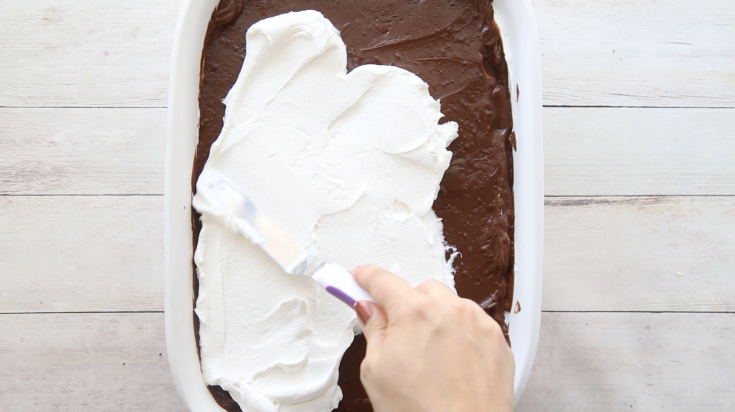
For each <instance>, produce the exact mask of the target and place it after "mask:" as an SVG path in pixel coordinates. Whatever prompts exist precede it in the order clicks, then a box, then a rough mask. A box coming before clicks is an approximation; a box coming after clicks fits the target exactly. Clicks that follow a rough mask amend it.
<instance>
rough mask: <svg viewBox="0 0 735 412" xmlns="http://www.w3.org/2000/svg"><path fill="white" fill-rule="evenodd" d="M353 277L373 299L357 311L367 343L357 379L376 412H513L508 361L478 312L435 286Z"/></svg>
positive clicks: (374, 272) (500, 339) (366, 273)
mask: <svg viewBox="0 0 735 412" xmlns="http://www.w3.org/2000/svg"><path fill="white" fill-rule="evenodd" d="M352 275H353V276H354V278H355V280H356V281H357V283H358V284H359V285H360V286H362V287H363V288H364V289H365V290H366V291H367V292H368V293H370V295H371V296H372V297H373V299H375V303H372V302H368V301H361V302H358V303H357V305H356V307H355V310H356V311H357V314H358V317H359V318H360V321H361V325H360V326H362V330H363V333H364V334H365V338H366V339H367V353H366V355H365V359H364V360H363V362H362V365H361V367H360V379H361V380H362V384H363V386H364V387H365V390H366V391H367V394H368V397H370V401H371V402H372V404H373V409H374V410H375V412H407V411H411V412H416V411H421V412H478V411H488V412H490V411H492V412H507V411H512V410H513V375H514V369H515V363H514V360H513V354H512V353H511V351H510V348H509V347H508V344H507V343H506V341H505V337H504V336H503V332H502V331H501V329H500V326H499V325H498V324H497V323H496V322H495V321H494V320H493V319H492V318H490V317H489V316H488V315H487V314H486V313H485V312H484V311H483V310H482V309H481V308H480V306H479V305H477V304H476V303H475V302H473V301H471V300H468V299H463V298H460V297H458V296H457V295H456V294H455V293H454V291H452V290H451V289H450V288H449V287H447V286H446V285H444V284H443V283H441V282H438V281H435V280H430V281H427V282H424V283H422V284H420V285H419V286H417V287H416V288H415V289H414V288H412V287H411V286H410V285H409V284H408V283H407V282H406V281H405V280H403V279H402V278H400V277H398V276H396V275H394V274H392V273H390V272H387V271H385V270H382V269H379V268H377V267H374V266H361V267H358V268H356V269H354V270H352Z"/></svg>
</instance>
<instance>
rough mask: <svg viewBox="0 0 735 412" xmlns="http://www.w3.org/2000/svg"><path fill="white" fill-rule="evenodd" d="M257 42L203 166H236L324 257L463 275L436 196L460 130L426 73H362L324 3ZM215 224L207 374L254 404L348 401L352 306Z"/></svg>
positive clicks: (204, 253) (205, 340)
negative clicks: (342, 372)
mask: <svg viewBox="0 0 735 412" xmlns="http://www.w3.org/2000/svg"><path fill="white" fill-rule="evenodd" d="M246 40H247V46H246V52H247V53H246V57H245V61H244V63H243V67H242V70H241V72H240V75H239V77H238V79H237V82H236V83H235V85H234V86H233V88H232V89H231V90H230V92H229V94H228V95H227V97H226V99H225V101H224V103H225V105H226V111H225V119H224V127H223V129H222V132H221V134H220V136H219V138H218V139H217V141H216V142H215V143H214V144H213V145H212V147H211V151H210V155H209V159H208V160H207V163H206V165H205V167H204V169H205V171H206V170H207V169H213V170H216V171H219V172H222V173H224V174H226V175H227V176H228V177H229V178H230V179H231V180H232V181H233V182H234V183H236V184H237V185H238V186H240V187H242V188H243V189H244V190H245V191H246V192H247V193H248V195H249V196H250V197H251V198H252V199H253V200H254V201H255V202H256V203H257V204H258V206H259V207H260V209H261V210H262V211H263V212H264V213H266V214H268V215H269V217H271V218H272V219H273V220H274V221H275V223H276V224H278V225H279V226H280V227H281V228H283V229H284V230H286V231H287V232H288V233H289V234H290V235H291V236H292V237H293V238H294V239H295V240H296V241H297V242H299V243H300V244H301V245H303V246H304V247H305V248H308V249H310V250H313V251H315V252H317V253H319V254H320V255H321V256H322V257H323V258H324V259H325V260H326V261H329V262H334V263H337V264H340V265H342V266H344V267H347V268H351V267H354V266H356V265H360V264H373V265H378V266H381V267H384V268H387V269H390V270H392V271H393V272H395V273H397V274H399V275H401V276H403V277H404V278H405V279H406V280H407V281H408V282H409V283H411V284H412V285H417V284H419V283H421V282H423V281H425V280H428V279H437V280H439V281H442V282H444V283H446V284H448V285H450V286H453V282H454V281H453V276H452V268H451V262H448V261H447V260H446V258H445V256H446V252H447V246H446V245H445V244H444V239H443V235H442V225H441V221H440V220H439V219H438V218H437V217H436V215H435V214H434V212H433V210H432V204H433V202H434V199H435V198H436V195H437V193H438V190H439V183H440V181H441V179H442V176H443V174H444V171H445V170H446V169H447V167H448V166H449V161H450V158H451V152H449V151H448V150H447V149H446V148H447V146H448V145H449V143H450V142H451V141H452V140H453V139H454V138H455V137H456V136H457V125H456V123H453V122H450V123H445V124H439V120H440V119H441V117H442V114H441V111H440V104H439V102H438V101H436V100H434V99H433V98H432V97H431V96H430V95H429V92H428V86H427V85H426V83H424V82H423V81H422V80H421V79H420V78H418V77H417V76H416V75H414V74H412V73H410V72H408V71H405V70H403V69H399V68H395V67H388V66H377V65H366V66H360V67H357V68H356V69H354V70H353V71H351V72H350V73H349V74H348V73H347V70H346V65H347V55H346V48H345V45H344V43H343V42H342V39H341V37H340V35H339V32H338V31H337V30H336V29H335V28H334V26H333V25H332V24H331V23H330V22H329V21H328V20H327V19H325V18H324V17H323V16H322V15H321V14H320V13H318V12H316V11H304V12H298V13H289V14H284V15H280V16H276V17H273V18H269V19H265V20H262V21H260V22H258V23H256V24H254V25H253V26H251V27H250V29H249V30H248V32H247V36H246ZM202 223H203V226H202V230H201V232H200V235H199V242H198V245H197V249H196V252H195V256H194V259H195V263H196V266H197V275H198V277H199V297H198V299H197V302H196V313H197V315H198V317H199V319H200V322H201V324H200V328H199V335H200V346H201V358H202V370H203V373H204V378H205V381H206V383H207V384H209V385H219V386H221V387H222V388H224V389H225V390H227V391H228V392H229V393H230V394H231V395H232V397H233V399H234V400H235V401H236V402H238V404H240V406H241V407H242V409H243V410H244V411H285V412H288V411H324V412H328V411H331V410H332V409H334V408H335V407H336V406H337V404H338V402H339V401H340V399H341V398H342V393H341V391H340V389H339V387H338V386H337V377H338V367H339V362H340V360H341V358H342V355H343V353H344V351H345V350H346V349H347V347H349V345H350V343H351V342H352V339H353V336H354V331H355V328H356V320H355V314H354V311H352V310H351V309H350V308H349V307H347V306H345V305H344V304H343V303H342V302H340V301H338V300H337V299H335V298H334V297H332V296H331V295H329V294H328V293H326V292H325V291H323V290H321V289H320V288H319V287H318V286H317V285H316V283H315V282H314V281H313V280H312V279H310V278H307V277H303V276H294V275H288V274H286V273H284V272H283V271H282V270H281V269H280V267H278V266H277V265H276V264H275V263H274V262H272V261H271V260H270V259H269V258H268V257H267V255H265V253H264V252H262V251H261V250H260V249H259V248H258V247H257V246H255V245H253V244H252V243H250V242H249V241H248V240H247V239H246V238H245V237H243V236H242V235H239V234H237V233H234V232H231V231H230V230H228V229H226V228H225V226H224V225H223V224H222V223H221V222H220V221H219V220H218V218H217V217H215V216H211V215H207V214H206V213H205V214H203V216H202Z"/></svg>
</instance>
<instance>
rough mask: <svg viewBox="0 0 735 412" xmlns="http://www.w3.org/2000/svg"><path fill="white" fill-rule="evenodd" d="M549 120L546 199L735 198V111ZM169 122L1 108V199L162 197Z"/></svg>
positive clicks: (634, 112)
mask: <svg viewBox="0 0 735 412" xmlns="http://www.w3.org/2000/svg"><path fill="white" fill-rule="evenodd" d="M544 118H545V126H544V127H545V130H544V138H545V150H546V159H545V162H546V194H547V195H553V196H598V195H734V194H735V163H734V162H732V161H731V159H730V158H731V157H732V156H730V154H732V153H735V110H731V109H641V108H634V109H625V108H613V109H611V108H546V109H544ZM165 119H166V117H165V110H164V109H7V108H5V109H3V108H0V124H2V125H3V126H4V127H3V128H2V129H0V151H1V152H2V153H3V155H2V157H0V193H9V194H162V193H163V166H164V161H163V159H164V149H165V133H166V132H165V128H166V120H165ZM695 136H696V137H695ZM519 144H523V142H519Z"/></svg>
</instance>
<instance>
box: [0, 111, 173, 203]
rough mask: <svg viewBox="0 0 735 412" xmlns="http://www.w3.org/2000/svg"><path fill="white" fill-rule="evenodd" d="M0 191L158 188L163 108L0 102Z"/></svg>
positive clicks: (148, 190) (108, 191)
mask: <svg viewBox="0 0 735 412" xmlns="http://www.w3.org/2000/svg"><path fill="white" fill-rule="evenodd" d="M0 124H2V125H3V127H2V128H1V129H0V152H1V153H2V157H0V193H10V194H162V193H163V166H164V150H165V144H166V143H165V142H166V110H165V109H7V108H6V109H0Z"/></svg>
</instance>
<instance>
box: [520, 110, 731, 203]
mask: <svg viewBox="0 0 735 412" xmlns="http://www.w3.org/2000/svg"><path fill="white" fill-rule="evenodd" d="M519 144H523V143H522V142H519ZM544 149H545V174H546V194H547V195H552V196H580V195H581V196H600V195H735V162H733V160H732V159H733V154H735V110H733V109H641V108H635V109H628V108H614V109H610V108H545V109H544Z"/></svg>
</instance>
